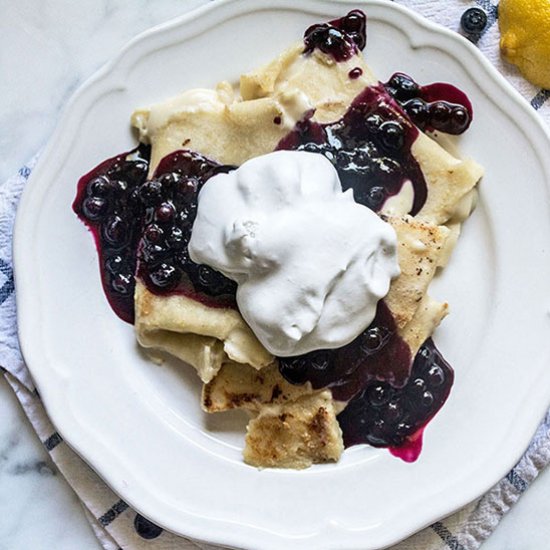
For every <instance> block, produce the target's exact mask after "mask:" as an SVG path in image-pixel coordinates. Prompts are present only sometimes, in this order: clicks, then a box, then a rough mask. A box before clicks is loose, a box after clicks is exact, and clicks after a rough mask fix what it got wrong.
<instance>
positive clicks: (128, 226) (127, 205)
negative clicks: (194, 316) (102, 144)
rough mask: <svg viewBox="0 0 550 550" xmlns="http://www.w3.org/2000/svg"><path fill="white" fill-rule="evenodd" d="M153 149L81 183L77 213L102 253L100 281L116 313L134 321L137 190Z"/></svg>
mask: <svg viewBox="0 0 550 550" xmlns="http://www.w3.org/2000/svg"><path fill="white" fill-rule="evenodd" d="M149 155H150V150H149V148H148V147H146V146H144V145H140V146H139V147H138V148H136V149H133V150H132V151H130V152H128V153H123V154H121V155H117V156H116V157H113V158H110V159H107V160H106V161H104V162H102V163H101V164H100V165H99V166H97V167H96V168H94V169H93V170H92V171H91V172H88V173H87V174H86V175H84V176H83V177H82V178H80V180H79V182H78V191H77V196H76V199H75V201H74V203H73V210H74V211H75V213H76V214H77V215H78V217H79V218H80V219H81V220H82V221H83V222H84V223H85V224H86V225H87V227H88V228H89V229H90V231H91V233H92V235H93V236H94V240H95V243H96V247H97V250H98V256H99V263H100V272H101V282H102V285H103V290H104V291H105V295H106V296H107V299H108V301H109V303H110V305H111V307H112V309H113V310H114V311H115V313H116V314H117V315H118V316H119V317H120V318H121V319H123V320H124V321H127V322H128V323H133V321H134V287H135V281H134V273H135V270H136V248H137V245H138V242H139V239H140V232H139V228H138V227H137V226H136V224H135V223H131V222H130V223H129V220H131V219H132V217H134V216H135V217H137V216H139V215H140V212H141V206H140V204H139V200H138V199H137V197H136V195H135V192H134V190H135V189H137V188H138V187H139V186H140V185H141V184H143V182H144V181H145V179H146V177H147V170H148V169H149Z"/></svg>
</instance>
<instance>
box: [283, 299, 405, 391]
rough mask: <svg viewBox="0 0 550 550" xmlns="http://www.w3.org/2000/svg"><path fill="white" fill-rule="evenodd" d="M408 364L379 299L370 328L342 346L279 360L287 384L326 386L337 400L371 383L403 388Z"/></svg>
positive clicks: (384, 305) (396, 334) (385, 309)
mask: <svg viewBox="0 0 550 550" xmlns="http://www.w3.org/2000/svg"><path fill="white" fill-rule="evenodd" d="M411 364H412V358H411V352H410V349H409V346H408V345H407V344H406V343H405V342H404V341H403V339H402V338H401V337H400V336H399V335H398V333H397V328H396V326H395V321H394V319H393V316H392V314H391V312H390V310H389V309H388V307H387V306H386V304H385V303H384V301H383V300H381V301H380V302H378V307H377V310H376V316H375V318H374V320H373V322H372V323H371V324H370V326H369V327H368V328H367V329H365V330H364V331H363V332H362V333H361V334H360V335H359V336H358V337H357V338H355V340H353V341H352V342H350V343H349V344H347V345H346V346H344V347H341V348H337V349H329V350H318V351H312V352H310V353H306V354H304V355H299V356H295V357H280V358H279V365H280V367H279V369H280V371H281V374H282V375H283V376H284V377H285V378H286V379H287V380H288V381H289V382H292V383H293V384H303V383H304V382H308V381H309V382H310V383H311V385H312V386H313V387H314V388H316V389H318V388H327V387H328V388H330V389H331V390H332V395H333V396H334V399H336V400H338V401H348V400H349V399H352V398H353V397H354V396H356V395H358V394H359V393H361V392H362V391H363V389H364V388H365V385H366V384H368V383H369V382H370V381H371V380H376V379H380V380H385V381H387V382H388V383H390V384H392V385H393V386H395V387H403V386H404V385H405V384H406V383H407V380H408V379H409V374H410V369H411Z"/></svg>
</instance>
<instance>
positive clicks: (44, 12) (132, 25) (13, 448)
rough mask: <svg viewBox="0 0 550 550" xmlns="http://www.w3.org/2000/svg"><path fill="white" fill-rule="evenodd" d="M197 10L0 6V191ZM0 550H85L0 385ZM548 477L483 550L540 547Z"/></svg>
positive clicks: (69, 497)
mask: <svg viewBox="0 0 550 550" xmlns="http://www.w3.org/2000/svg"><path fill="white" fill-rule="evenodd" d="M204 3H206V0H155V1H154V2H152V1H148V0H78V2H75V1H74V0H50V1H48V2H44V1H41V0H17V1H14V0H0V12H1V13H2V17H1V18H0V75H1V77H0V128H2V131H1V132H0V181H3V180H4V179H6V178H7V177H8V176H10V175H11V174H12V173H14V172H15V171H16V170H17V169H18V168H19V166H20V165H22V164H23V163H24V162H25V161H26V160H27V159H29V158H30V157H31V156H32V155H33V154H34V153H35V152H37V151H38V150H39V149H40V147H41V146H42V145H43V144H44V142H45V141H46V140H47V138H48V136H49V135H50V133H51V132H52V129H53V127H54V125H55V122H56V120H57V117H58V115H59V112H60V110H61V109H62V108H63V106H64V104H65V103H66V101H67V99H68V98H69V97H70V95H71V93H72V92H73V91H74V89H75V88H76V87H77V86H78V85H79V84H80V83H81V82H82V81H83V80H84V79H85V78H86V77H88V76H89V75H90V74H92V73H93V72H94V70H95V69H97V68H98V67H99V66H100V65H101V64H102V63H104V62H105V61H106V60H107V59H109V58H110V57H111V56H113V55H114V54H115V53H116V52H117V51H118V50H119V49H120V47H121V46H122V45H123V44H124V43H125V42H126V41H127V40H128V39H130V38H131V37H132V36H134V35H135V34H136V33H138V32H139V31H141V30H144V29H146V28H148V27H150V26H152V25H155V24H157V23H159V22H162V21H164V20H166V19H169V18H170V17H173V16H175V15H178V14H181V13H182V12H184V11H187V10H189V9H192V8H194V7H195V6H198V5H201V4H204ZM0 418H1V419H2V422H1V423H0V550H27V549H31V550H34V549H37V550H42V549H44V550H49V549H55V550H69V549H75V548H78V549H79V550H95V549H98V548H99V544H98V543H97V541H96V540H95V538H94V535H93V533H92V531H91V529H90V527H89V526H88V524H87V522H86V520H85V517H84V514H83V512H82V509H81V508H80V505H79V504H78V501H77V500H76V498H75V496H74V494H73V493H72V491H71V489H70V488H69V487H68V485H67V484H66V483H65V482H64V480H63V479H62V478H61V476H60V475H58V474H57V472H56V469H55V467H54V466H53V464H52V463H51V461H50V460H49V458H48V455H47V453H46V452H45V450H44V449H43V447H42V445H41V444H40V442H39V441H38V439H37V437H36V436H35V434H34V432H33V431H32V428H31V427H30V424H29V423H28V421H27V420H26V418H25V417H24V414H23V413H22V411H21V409H20V407H19V405H18V402H17V400H16V399H15V397H14V396H13V395H12V393H11V390H10V389H9V387H8V385H7V384H6V383H5V382H4V380H3V379H0ZM549 516H550V472H548V471H547V472H545V473H543V474H542V475H541V476H540V478H539V479H538V480H537V481H536V482H535V483H534V484H533V486H532V487H531V488H530V489H529V490H528V491H527V493H526V494H525V495H524V496H523V497H522V498H521V500H520V502H519V503H518V504H516V506H515V507H514V508H513V510H512V511H511V512H510V513H509V514H508V515H507V516H506V517H505V518H504V520H503V521H502V523H501V525H500V526H499V527H498V529H497V531H496V532H495V533H494V535H493V536H492V537H491V538H490V539H489V540H488V541H487V542H486V543H485V544H484V545H483V550H512V549H513V550H538V549H543V548H548V540H550V522H548V521H547V518H548V517H549Z"/></svg>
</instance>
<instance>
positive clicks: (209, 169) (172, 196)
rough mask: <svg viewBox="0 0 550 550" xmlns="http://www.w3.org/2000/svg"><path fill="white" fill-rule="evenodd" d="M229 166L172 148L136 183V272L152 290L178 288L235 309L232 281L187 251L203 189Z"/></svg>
mask: <svg viewBox="0 0 550 550" xmlns="http://www.w3.org/2000/svg"><path fill="white" fill-rule="evenodd" d="M233 168H234V167H232V166H222V165H220V164H218V163H216V162H214V161H212V160H210V159H207V158H206V157H204V156H202V155H199V154H198V153H194V152H192V151H187V150H183V151H176V152H175V153H171V154H170V155H168V156H166V157H164V158H163V159H162V160H161V162H160V163H159V165H158V167H157V169H156V170H155V174H154V176H153V178H152V179H150V180H149V181H147V182H145V183H144V184H143V185H142V186H141V187H140V189H139V195H140V199H141V203H142V205H143V214H142V222H141V223H142V227H143V231H142V235H143V239H142V240H141V243H140V245H139V247H138V251H137V253H138V271H137V273H138V276H139V277H140V279H142V280H143V281H144V282H145V284H146V286H147V288H148V289H149V290H150V291H151V292H153V293H155V294H166V293H168V292H174V291H177V292H181V293H183V294H186V295H187V296H190V297H192V298H193V299H195V300H198V301H200V302H203V303H205V304H206V305H209V306H213V307H236V305H235V293H236V290H237V285H236V283H235V282H233V281H231V280H230V279H227V278H226V277H224V276H223V275H222V274H221V273H220V272H219V271H216V270H214V269H212V268H211V267H208V266H207V265H198V264H196V263H194V262H193V261H191V259H190V258H189V252H188V244H189V240H190V238H191V229H192V227H193V222H194V221H195V216H196V212H197V198H198V194H199V191H200V189H201V187H202V186H203V185H204V183H205V182H206V181H207V180H208V179H209V178H211V177H212V176H214V175H215V174H219V173H222V172H229V171H230V170H232V169H233Z"/></svg>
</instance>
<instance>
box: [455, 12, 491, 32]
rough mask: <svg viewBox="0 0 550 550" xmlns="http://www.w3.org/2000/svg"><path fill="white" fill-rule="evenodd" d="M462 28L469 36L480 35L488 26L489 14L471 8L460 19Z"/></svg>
mask: <svg viewBox="0 0 550 550" xmlns="http://www.w3.org/2000/svg"><path fill="white" fill-rule="evenodd" d="M460 26H461V27H462V29H463V30H464V32H466V33H468V34H480V33H481V32H483V30H484V29H485V27H486V26H487V14H486V13H485V11H484V10H482V9H481V8H469V9H467V10H466V11H465V12H464V13H463V14H462V17H461V18H460Z"/></svg>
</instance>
